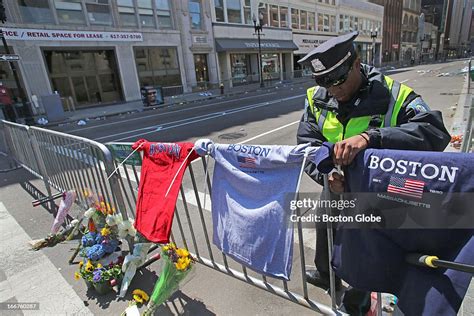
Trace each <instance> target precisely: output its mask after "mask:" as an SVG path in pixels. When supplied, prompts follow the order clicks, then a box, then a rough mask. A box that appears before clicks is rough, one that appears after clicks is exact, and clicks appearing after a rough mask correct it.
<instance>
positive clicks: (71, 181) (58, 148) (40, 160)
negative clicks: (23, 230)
mask: <svg viewBox="0 0 474 316" xmlns="http://www.w3.org/2000/svg"><path fill="white" fill-rule="evenodd" d="M2 123H3V127H4V133H5V138H6V140H7V145H8V147H9V151H10V154H11V155H12V156H13V158H14V159H16V160H17V161H18V162H19V163H20V164H21V166H22V167H24V168H25V169H26V170H28V171H29V172H31V173H32V174H33V175H35V176H37V177H39V178H41V179H43V181H44V183H45V187H46V190H47V192H48V196H49V197H50V196H51V195H52V194H51V188H54V189H56V190H57V191H60V192H65V191H67V190H75V191H76V193H77V201H76V202H77V203H78V204H79V205H80V206H81V207H82V208H83V209H87V208H88V207H89V205H88V202H87V200H86V198H87V193H86V190H88V191H89V192H93V193H96V194H97V195H98V196H100V197H102V201H103V202H104V203H109V205H110V206H111V208H112V207H114V208H115V209H117V210H118V211H120V212H121V213H122V215H123V217H124V218H127V217H126V216H127V210H126V209H125V204H124V203H123V197H122V196H121V195H120V194H121V190H120V188H119V184H118V183H119V182H118V181H119V180H118V178H119V175H117V174H115V175H113V176H112V177H110V179H108V175H110V174H111V173H112V171H113V170H114V164H113V161H112V154H111V153H110V151H109V150H108V149H107V147H105V146H104V145H103V144H101V143H98V142H95V141H92V140H89V139H87V138H83V137H78V136H74V135H69V134H65V133H60V132H56V131H52V130H48V129H43V128H38V127H29V126H25V125H20V124H16V123H11V122H6V121H2Z"/></svg>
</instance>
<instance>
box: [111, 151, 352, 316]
mask: <svg viewBox="0 0 474 316" xmlns="http://www.w3.org/2000/svg"><path fill="white" fill-rule="evenodd" d="M112 144H115V145H128V146H130V145H131V144H132V143H108V144H107V145H112ZM211 164H213V161H212V160H211V161H208V160H207V159H206V158H205V157H202V158H200V159H197V160H195V161H193V163H191V164H190V165H189V166H188V168H187V170H186V172H185V174H184V177H183V182H182V184H181V187H180V192H179V195H178V201H177V205H176V208H175V224H174V225H173V229H172V234H171V239H172V241H173V242H175V243H176V244H178V245H183V246H184V247H185V248H187V249H188V250H189V251H190V252H191V253H192V254H193V256H195V257H196V259H197V260H198V262H199V263H201V264H203V265H205V266H207V267H209V268H211V269H214V270H216V271H219V272H221V273H224V274H226V275H229V276H232V277H234V278H236V279H238V280H241V281H244V282H246V283H248V284H251V285H254V286H256V287H258V288H260V289H263V290H265V291H267V292H270V293H272V294H275V295H277V296H279V297H282V298H285V299H287V300H289V301H292V302H294V303H297V304H299V305H302V306H305V307H307V308H309V309H311V310H314V311H316V312H319V313H322V314H324V315H343V313H341V312H339V311H337V305H336V299H335V297H334V296H332V306H327V305H324V304H322V303H320V302H317V301H315V300H313V299H312V298H311V297H310V296H312V295H315V294H316V293H317V291H318V290H316V288H315V287H311V288H310V289H309V288H308V285H307V282H306V278H305V272H306V265H305V262H306V260H307V259H306V256H305V247H304V242H303V230H302V226H301V222H298V223H297V224H296V225H295V236H296V238H295V239H296V244H295V253H296V249H298V255H296V254H295V255H294V258H295V261H294V263H293V272H292V275H291V281H284V280H279V279H276V278H271V277H268V276H265V275H263V274H258V273H256V272H253V271H251V270H250V269H247V268H246V267H245V266H243V265H241V264H240V263H237V262H236V261H234V260H232V259H230V258H228V257H227V256H226V255H225V254H224V253H222V252H221V251H220V250H219V249H218V248H217V247H216V246H214V245H213V244H212V243H211V242H210V238H212V236H210V233H212V222H211V218H210V212H209V211H210V208H209V204H210V202H209V200H208V199H209V195H210V193H211V192H212V186H211V181H210V175H209V172H207V171H206V170H209V171H211V170H213V168H209V169H208V166H210V165H211ZM116 165H117V167H118V169H119V170H118V173H119V174H120V178H119V184H120V188H121V190H122V192H121V195H122V196H123V197H124V201H125V202H126V206H127V207H126V208H127V209H128V210H130V213H129V214H128V215H129V217H132V218H133V217H134V213H133V210H134V209H135V204H136V201H137V192H138V185H139V180H140V169H141V168H140V166H135V165H127V164H123V165H121V166H120V165H119V164H118V163H116ZM297 191H298V190H297ZM296 212H298V213H297V215H300V214H299V210H297V211H296ZM313 255H314V253H313V252H312V251H311V252H310V253H309V254H308V256H311V261H312V256H313ZM298 257H299V258H298ZM308 259H309V257H308ZM332 278H334V275H332ZM331 286H332V288H333V290H332V291H331V293H335V291H334V287H335V285H334V281H333V282H331ZM319 294H321V292H320V290H319Z"/></svg>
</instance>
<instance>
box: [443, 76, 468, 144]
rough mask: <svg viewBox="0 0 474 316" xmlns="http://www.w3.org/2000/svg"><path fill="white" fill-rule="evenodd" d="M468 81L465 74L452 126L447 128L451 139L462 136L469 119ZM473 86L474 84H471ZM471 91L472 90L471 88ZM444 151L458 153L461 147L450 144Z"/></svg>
mask: <svg viewBox="0 0 474 316" xmlns="http://www.w3.org/2000/svg"><path fill="white" fill-rule="evenodd" d="M468 81H469V72H467V74H466V78H465V80H464V84H463V87H462V89H461V94H460V96H459V99H458V102H457V107H456V112H455V113H454V117H453V122H452V125H451V126H450V128H449V133H450V134H451V137H453V136H459V135H461V136H464V133H465V131H466V127H467V123H468V122H467V120H468V119H469V109H470V108H471V103H472V94H470V93H469V91H468V89H467V86H468ZM471 84H474V83H471ZM471 89H472V88H471ZM445 151H450V152H460V151H461V145H460V146H459V148H457V147H454V146H453V144H452V143H450V144H449V145H448V147H447V148H446V149H445Z"/></svg>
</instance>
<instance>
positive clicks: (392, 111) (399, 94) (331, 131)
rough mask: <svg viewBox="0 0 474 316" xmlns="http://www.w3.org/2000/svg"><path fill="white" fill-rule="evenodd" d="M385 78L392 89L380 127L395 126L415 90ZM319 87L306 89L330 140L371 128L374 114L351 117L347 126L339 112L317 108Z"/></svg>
mask: <svg viewBox="0 0 474 316" xmlns="http://www.w3.org/2000/svg"><path fill="white" fill-rule="evenodd" d="M384 78H385V82H386V84H387V86H388V88H389V90H390V103H389V105H388V110H387V112H386V113H385V114H384V115H382V116H381V119H382V123H381V126H380V127H387V126H395V125H397V117H398V113H399V112H400V109H401V108H402V105H403V103H404V102H405V100H406V98H407V97H408V95H409V94H410V93H411V92H412V91H413V90H412V89H411V88H410V87H408V86H406V85H404V84H400V83H399V82H397V81H394V80H393V79H391V78H389V77H387V76H384ZM318 88H319V87H318V86H315V87H311V88H309V89H308V90H307V91H306V94H307V97H308V100H307V101H308V106H309V108H310V110H311V113H313V115H314V117H315V118H316V122H317V124H318V127H319V130H320V131H321V132H322V134H323V136H324V137H325V138H326V139H327V140H328V141H329V142H331V143H336V142H338V141H341V140H343V139H346V138H349V137H352V136H355V135H358V134H361V133H363V132H365V131H366V130H367V129H368V128H369V124H370V122H371V120H372V116H361V117H354V118H351V119H349V121H348V122H347V124H346V126H344V125H343V124H342V123H341V122H339V120H338V119H337V117H336V115H337V113H335V112H332V111H328V110H327V109H320V108H315V107H314V100H313V96H314V94H315V93H316V91H317V89H318Z"/></svg>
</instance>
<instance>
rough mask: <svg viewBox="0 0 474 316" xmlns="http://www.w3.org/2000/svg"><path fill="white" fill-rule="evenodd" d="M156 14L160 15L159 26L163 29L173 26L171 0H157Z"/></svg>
mask: <svg viewBox="0 0 474 316" xmlns="http://www.w3.org/2000/svg"><path fill="white" fill-rule="evenodd" d="M155 4H156V15H157V17H158V26H159V27H160V28H162V29H169V28H172V27H173V24H172V21H171V7H170V2H169V0H156V1H155Z"/></svg>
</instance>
